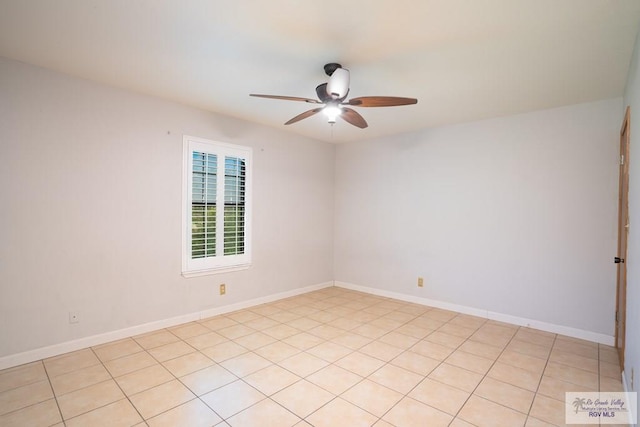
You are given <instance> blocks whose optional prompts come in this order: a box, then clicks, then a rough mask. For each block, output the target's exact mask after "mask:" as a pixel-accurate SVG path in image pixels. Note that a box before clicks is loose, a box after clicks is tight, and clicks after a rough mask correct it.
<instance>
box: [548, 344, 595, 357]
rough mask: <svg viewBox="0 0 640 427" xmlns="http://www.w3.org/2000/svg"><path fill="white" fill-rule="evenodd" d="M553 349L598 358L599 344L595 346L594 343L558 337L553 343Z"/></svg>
mask: <svg viewBox="0 0 640 427" xmlns="http://www.w3.org/2000/svg"><path fill="white" fill-rule="evenodd" d="M553 350H560V351H563V352H565V353H571V354H575V355H577V356H582V357H588V358H590V359H596V360H597V359H598V347H597V345H596V346H595V347H594V346H593V345H588V344H584V343H580V342H574V341H567V340H562V339H558V340H556V342H555V344H554V345H553Z"/></svg>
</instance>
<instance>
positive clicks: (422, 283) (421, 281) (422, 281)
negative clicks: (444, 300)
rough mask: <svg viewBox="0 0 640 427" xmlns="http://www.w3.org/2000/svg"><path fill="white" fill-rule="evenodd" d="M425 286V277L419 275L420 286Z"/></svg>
mask: <svg viewBox="0 0 640 427" xmlns="http://www.w3.org/2000/svg"><path fill="white" fill-rule="evenodd" d="M423 286H424V278H422V277H418V287H419V288H422V287H423Z"/></svg>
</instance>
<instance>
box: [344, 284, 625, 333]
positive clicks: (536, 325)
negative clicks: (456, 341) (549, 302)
mask: <svg viewBox="0 0 640 427" xmlns="http://www.w3.org/2000/svg"><path fill="white" fill-rule="evenodd" d="M334 283H335V286H338V287H341V288H345V289H351V290H354V291H360V292H365V293H368V294H372V295H378V296H382V297H387V298H393V299H397V300H400V301H406V302H413V303H416V304H421V305H426V306H429V307H436V308H441V309H443V310H451V311H457V312H458V313H463V314H469V315H472V316H478V317H483V318H485V319H491V320H497V321H500V322H505V323H511V324H513V325H518V326H526V327H528V328H533V329H539V330H541V331H546V332H552V333H554V334H561V335H566V336H569V337H573V338H579V339H583V340H586V341H592V342H597V343H600V344H605V345H610V346H613V345H614V344H615V341H614V337H613V336H610V335H606V334H600V333H597V332H591V331H585V330H583V329H577V328H571V327H568V326H563V325H555V324H553V323H547V322H541V321H539V320H533V319H527V318H524V317H518V316H511V315H509V314H503V313H496V312H492V311H488V310H482V309H479V308H473V307H467V306H464V305H458V304H452V303H448V302H444V301H438V300H433V299H428V298H421V297H416V296H413V295H406V294H401V293H399V292H392V291H386V290H383V289H377V288H371V287H368V286H361V285H354V284H353V283H345V282H338V281H336V282H334Z"/></svg>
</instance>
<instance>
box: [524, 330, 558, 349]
mask: <svg viewBox="0 0 640 427" xmlns="http://www.w3.org/2000/svg"><path fill="white" fill-rule="evenodd" d="M514 338H516V339H518V340H521V341H525V342H529V343H531V344H536V345H539V346H542V347H546V348H551V347H552V346H553V343H554V342H555V339H556V335H555V334H553V333H550V332H542V331H537V330H535V329H527V328H520V329H519V330H518V332H516V335H515V337H514Z"/></svg>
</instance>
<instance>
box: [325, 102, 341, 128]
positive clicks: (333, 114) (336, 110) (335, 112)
mask: <svg viewBox="0 0 640 427" xmlns="http://www.w3.org/2000/svg"><path fill="white" fill-rule="evenodd" d="M322 111H323V112H324V115H325V116H327V119H328V121H329V123H331V124H334V123H335V122H336V119H337V118H338V116H339V115H340V114H342V108H340V107H338V106H337V105H327V106H326V107H324V109H323V110H322Z"/></svg>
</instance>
